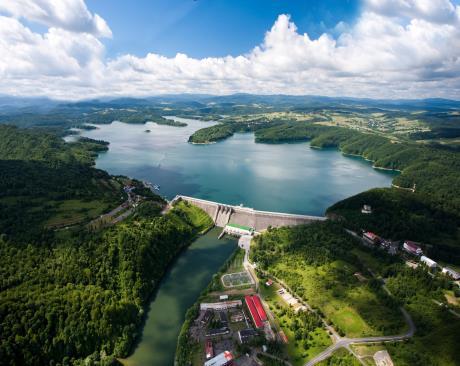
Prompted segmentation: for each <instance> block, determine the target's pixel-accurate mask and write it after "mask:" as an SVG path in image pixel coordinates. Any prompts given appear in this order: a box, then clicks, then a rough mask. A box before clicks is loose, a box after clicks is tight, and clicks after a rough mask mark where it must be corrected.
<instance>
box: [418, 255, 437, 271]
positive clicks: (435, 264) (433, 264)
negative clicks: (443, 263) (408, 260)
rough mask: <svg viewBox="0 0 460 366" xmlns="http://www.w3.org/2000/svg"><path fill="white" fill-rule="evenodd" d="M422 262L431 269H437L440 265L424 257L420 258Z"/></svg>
mask: <svg viewBox="0 0 460 366" xmlns="http://www.w3.org/2000/svg"><path fill="white" fill-rule="evenodd" d="M420 262H422V263H425V264H426V265H427V266H428V267H429V268H435V267H436V266H437V265H438V264H437V263H436V262H435V261H434V260H432V259H430V258H428V257H425V256H424V255H422V256H421V257H420Z"/></svg>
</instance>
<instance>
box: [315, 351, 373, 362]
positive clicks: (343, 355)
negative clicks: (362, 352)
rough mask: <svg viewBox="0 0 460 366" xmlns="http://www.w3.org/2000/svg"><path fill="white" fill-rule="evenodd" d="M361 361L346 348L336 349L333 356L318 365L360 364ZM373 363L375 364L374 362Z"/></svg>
mask: <svg viewBox="0 0 460 366" xmlns="http://www.w3.org/2000/svg"><path fill="white" fill-rule="evenodd" d="M360 365H361V363H360V362H359V361H358V360H357V359H356V358H355V357H354V356H353V355H352V354H351V353H350V352H348V351H347V350H346V349H343V348H341V349H339V350H337V351H335V352H334V353H333V354H332V356H331V357H329V358H328V359H327V360H324V361H322V362H320V363H318V366H360ZM372 365H375V363H373V364H372Z"/></svg>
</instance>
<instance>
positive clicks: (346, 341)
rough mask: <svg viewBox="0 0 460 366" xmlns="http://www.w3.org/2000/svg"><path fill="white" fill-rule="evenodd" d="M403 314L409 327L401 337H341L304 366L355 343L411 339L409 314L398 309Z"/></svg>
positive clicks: (412, 324)
mask: <svg viewBox="0 0 460 366" xmlns="http://www.w3.org/2000/svg"><path fill="white" fill-rule="evenodd" d="M399 309H400V310H401V312H402V313H403V316H404V319H406V322H407V324H408V325H409V330H408V331H407V332H406V333H404V334H401V335H394V336H381V337H364V338H346V337H343V338H342V337H341V338H340V339H339V340H338V341H337V342H336V343H334V344H333V345H332V346H330V347H329V348H327V349H326V350H324V351H323V352H321V353H320V354H319V355H318V356H316V357H315V358H313V359H311V360H310V361H308V362H307V363H306V364H305V366H313V365H316V364H317V363H318V362H321V361H324V360H325V359H327V358H329V357H330V356H331V355H332V354H333V353H334V352H335V351H337V350H338V349H339V348H342V347H345V348H348V347H349V346H350V345H351V344H356V343H377V342H396V341H403V340H405V339H408V338H411V337H412V336H413V335H414V333H415V324H414V322H413V320H412V318H411V317H410V315H409V313H408V312H407V311H406V310H405V309H404V308H399Z"/></svg>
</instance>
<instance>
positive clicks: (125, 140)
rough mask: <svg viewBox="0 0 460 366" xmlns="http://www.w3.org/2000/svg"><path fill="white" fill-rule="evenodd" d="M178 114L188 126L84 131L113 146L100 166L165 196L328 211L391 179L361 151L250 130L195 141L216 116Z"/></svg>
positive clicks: (292, 210)
mask: <svg viewBox="0 0 460 366" xmlns="http://www.w3.org/2000/svg"><path fill="white" fill-rule="evenodd" d="M176 119H177V120H181V121H185V122H187V123H188V126H187V127H182V128H180V127H171V126H160V125H157V124H155V123H147V124H145V125H133V124H125V123H120V122H114V123H112V124H110V125H99V126H98V129H97V130H89V131H83V132H82V135H83V136H87V137H90V138H94V139H102V140H106V141H109V142H110V148H109V151H108V152H106V153H102V154H100V155H99V158H98V159H97V161H96V166H97V167H98V168H101V169H104V170H107V171H108V172H109V173H111V174H123V175H127V176H130V177H134V178H138V179H142V180H148V181H150V182H152V183H154V184H159V185H160V186H161V189H160V193H161V194H162V195H163V196H165V197H167V198H172V197H174V196H175V195H176V194H183V195H189V196H194V197H198V198H203V199H208V200H212V201H217V202H222V203H227V204H236V205H239V204H241V203H242V204H244V205H245V206H247V207H253V208H255V209H259V210H268V211H280V212H289V213H299V214H311V215H322V214H324V211H325V209H326V208H327V207H328V206H330V205H331V204H333V203H334V202H337V201H339V200H341V199H343V198H345V197H349V196H351V195H354V194H356V193H359V192H362V191H365V190H367V189H369V188H372V187H388V186H390V185H391V180H392V177H393V176H394V174H393V173H391V172H386V171H379V170H375V169H373V168H372V167H371V164H370V163H369V162H367V161H365V160H363V159H361V158H353V157H345V156H343V155H342V154H341V153H340V152H338V151H336V150H329V149H326V150H316V149H311V148H310V146H309V143H295V144H280V145H274V144H256V143H255V142H254V134H252V133H247V134H235V135H234V136H233V137H231V138H229V139H227V140H225V141H222V142H219V143H216V144H210V145H192V144H189V143H187V139H188V137H189V136H190V135H191V134H192V133H193V132H194V131H196V130H197V129H199V128H203V127H207V126H210V125H212V123H211V122H200V121H196V120H188V119H179V118H176ZM147 129H149V130H151V132H150V133H147V132H145V130H147Z"/></svg>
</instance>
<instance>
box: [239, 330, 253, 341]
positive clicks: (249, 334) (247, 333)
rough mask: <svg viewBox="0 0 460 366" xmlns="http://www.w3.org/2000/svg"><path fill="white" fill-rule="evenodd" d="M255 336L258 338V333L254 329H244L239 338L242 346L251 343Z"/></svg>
mask: <svg viewBox="0 0 460 366" xmlns="http://www.w3.org/2000/svg"><path fill="white" fill-rule="evenodd" d="M255 336H257V332H256V331H255V330H254V329H252V328H248V329H243V330H240V331H239V332H238V338H239V339H240V343H242V344H244V343H248V342H250V341H251V340H252V339H253V338H254V337H255Z"/></svg>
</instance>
